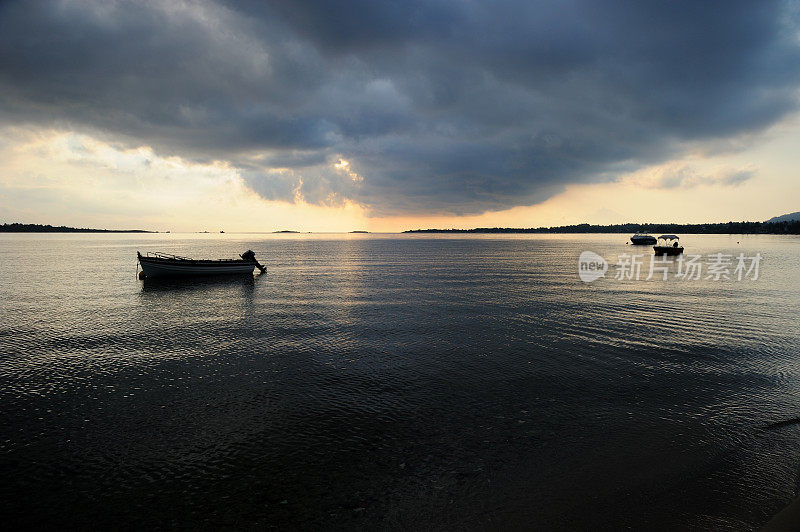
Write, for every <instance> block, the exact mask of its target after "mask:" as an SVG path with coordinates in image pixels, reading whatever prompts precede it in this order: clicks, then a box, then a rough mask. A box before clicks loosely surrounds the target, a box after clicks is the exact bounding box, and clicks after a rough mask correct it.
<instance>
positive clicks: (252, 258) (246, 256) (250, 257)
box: [239, 249, 267, 273]
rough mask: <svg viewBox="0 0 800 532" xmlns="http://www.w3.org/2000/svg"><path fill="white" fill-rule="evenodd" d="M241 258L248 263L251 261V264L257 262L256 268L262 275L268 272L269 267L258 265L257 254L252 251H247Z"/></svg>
mask: <svg viewBox="0 0 800 532" xmlns="http://www.w3.org/2000/svg"><path fill="white" fill-rule="evenodd" d="M239 256H240V257H242V259H243V260H246V261H249V262H255V263H256V268H258V269H259V270H261V273H264V272H265V271H267V267H266V266H262V265H261V264H259V263H258V261H257V260H256V254H255V253H253V250H252V249H248V250H247V251H245V252H244V253H242V254H241V255H239Z"/></svg>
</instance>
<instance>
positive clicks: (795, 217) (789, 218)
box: [766, 211, 800, 223]
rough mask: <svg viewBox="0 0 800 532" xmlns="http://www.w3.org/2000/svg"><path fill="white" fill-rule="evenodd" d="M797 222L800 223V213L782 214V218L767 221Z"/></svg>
mask: <svg viewBox="0 0 800 532" xmlns="http://www.w3.org/2000/svg"><path fill="white" fill-rule="evenodd" d="M796 221H800V211H797V212H790V213H789V214H781V215H780V216H775V217H774V218H770V219H769V220H767V222H766V223H776V222H796Z"/></svg>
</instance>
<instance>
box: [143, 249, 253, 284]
mask: <svg viewBox="0 0 800 532" xmlns="http://www.w3.org/2000/svg"><path fill="white" fill-rule="evenodd" d="M239 256H240V257H241V258H240V259H217V260H206V259H188V258H186V257H179V256H177V255H170V254H168V253H148V254H147V255H142V254H141V253H139V252H138V251H137V252H136V257H137V258H138V260H139V264H141V265H142V272H141V273H140V274H139V275H140V277H142V276H143V277H148V278H149V277H181V276H190V275H226V274H228V275H229V274H245V273H249V274H252V273H253V269H254V268H258V269H259V270H260V271H261V273H264V271H266V269H267V268H266V267H265V266H262V265H261V264H259V263H258V261H257V260H256V254H255V253H253V251H252V250H249V249H248V250H247V251H245V252H244V253H242V254H241V255H239Z"/></svg>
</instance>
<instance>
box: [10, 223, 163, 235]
mask: <svg viewBox="0 0 800 532" xmlns="http://www.w3.org/2000/svg"><path fill="white" fill-rule="evenodd" d="M156 232H157V231H145V230H144V229H90V228H84V227H81V228H78V227H67V226H65V225H60V226H57V227H56V226H52V225H41V224H19V223H12V224H3V225H0V233H156Z"/></svg>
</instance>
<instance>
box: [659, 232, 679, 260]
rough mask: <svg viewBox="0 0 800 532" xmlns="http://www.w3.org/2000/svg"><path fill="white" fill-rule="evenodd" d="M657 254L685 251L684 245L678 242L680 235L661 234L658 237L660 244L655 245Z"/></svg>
mask: <svg viewBox="0 0 800 532" xmlns="http://www.w3.org/2000/svg"><path fill="white" fill-rule="evenodd" d="M653 251H655V253H656V255H680V254H681V253H683V246H681V245H680V244H678V237H677V236H675V235H661V236H660V237H658V244H656V245H655V246H653Z"/></svg>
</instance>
